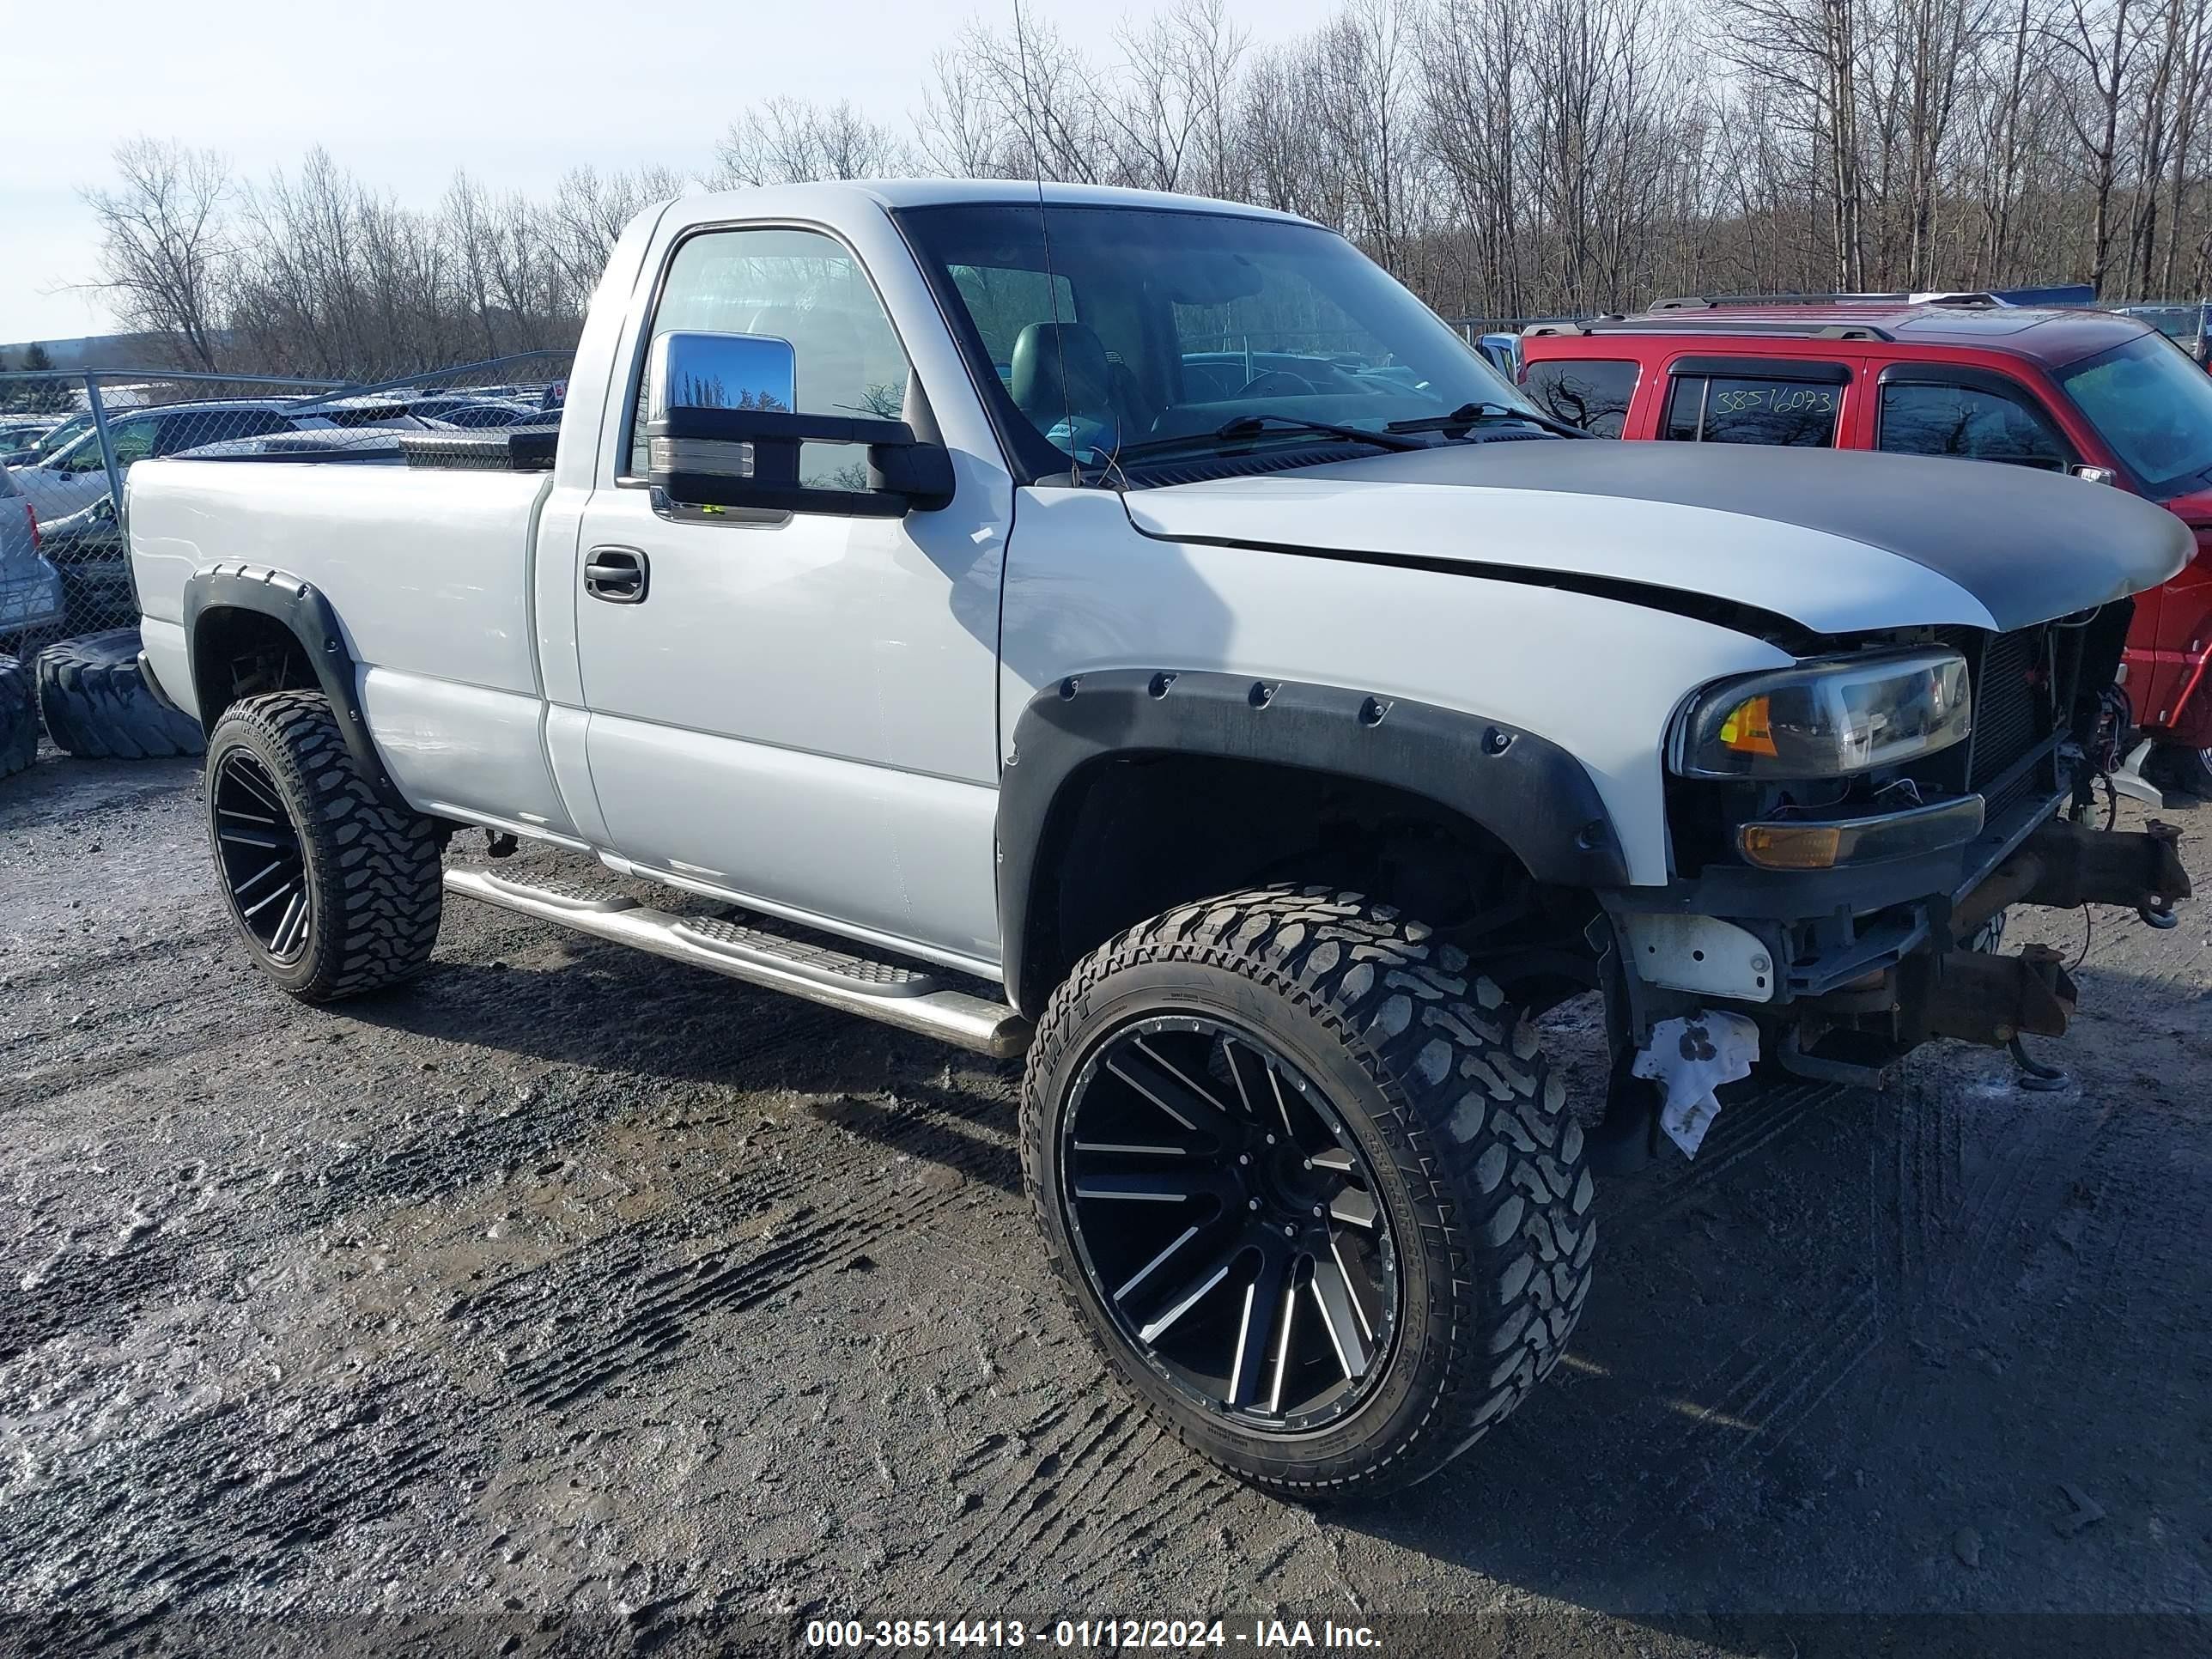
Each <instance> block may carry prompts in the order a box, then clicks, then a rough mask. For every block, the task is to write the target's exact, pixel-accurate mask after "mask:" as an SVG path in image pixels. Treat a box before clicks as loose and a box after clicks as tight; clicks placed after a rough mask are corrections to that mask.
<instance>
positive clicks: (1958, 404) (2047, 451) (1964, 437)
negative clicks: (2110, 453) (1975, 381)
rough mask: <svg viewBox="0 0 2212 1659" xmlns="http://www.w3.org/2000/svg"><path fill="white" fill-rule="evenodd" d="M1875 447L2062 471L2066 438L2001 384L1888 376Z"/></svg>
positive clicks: (2066, 464) (1899, 452)
mask: <svg viewBox="0 0 2212 1659" xmlns="http://www.w3.org/2000/svg"><path fill="white" fill-rule="evenodd" d="M1875 448H1877V449H1882V450H1887V452H1889V453H1891V454H1893V455H1958V456H1962V457H1964V458H1966V459H1970V460H1977V461H2004V462H2008V463H2009V464H2010V465H2014V466H2033V467H2040V468H2042V469H2043V470H2045V471H2050V472H2063V471H2066V469H2067V468H2068V467H2069V466H2070V465H2072V464H2073V460H2072V456H2071V454H2070V453H2069V449H2068V447H2067V444H2066V441H2065V440H2064V439H2063V438H2062V437H2061V436H2059V435H2058V433H2057V429H2056V428H2054V427H2052V425H2051V422H2050V421H2049V420H2048V419H2046V418H2045V416H2044V415H2043V413H2042V411H2041V410H2038V409H2035V408H2034V407H2033V406H2032V405H2031V404H2028V403H2027V401H2026V400H2025V399H2024V398H2020V397H2015V396H2014V395H2013V394H2012V393H2011V392H2007V391H2004V390H2002V388H2000V387H1999V386H1980V385H1976V386H1966V385H1960V384H1958V383H1956V382H1953V381H1946V380H1925V381H1915V380H1890V379H1889V378H1888V377H1887V376H1884V378H1883V384H1882V388H1881V428H1880V432H1879V435H1877V436H1876V438H1875Z"/></svg>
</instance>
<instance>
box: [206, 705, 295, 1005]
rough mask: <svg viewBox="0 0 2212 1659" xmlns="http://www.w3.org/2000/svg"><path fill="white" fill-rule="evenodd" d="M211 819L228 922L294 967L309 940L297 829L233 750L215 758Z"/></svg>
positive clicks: (254, 759) (272, 787)
mask: <svg viewBox="0 0 2212 1659" xmlns="http://www.w3.org/2000/svg"><path fill="white" fill-rule="evenodd" d="M208 818H209V824H210V835H211V836H212V838H213V841H214V843H215V861H216V873H217V875H218V876H219V877H220V878H221V880H222V890H223V896H224V898H225V899H226V900H227V901H228V903H229V905H230V911H231V915H232V916H233V917H234V919H235V920H236V921H237V922H238V925H239V927H240V928H241V929H243V930H244V931H245V933H246V936H247V937H248V938H249V939H252V942H253V945H254V948H255V949H256V950H258V951H260V953H261V954H262V955H263V956H264V957H267V958H268V959H269V960H270V962H272V963H276V964H277V965H279V966H281V967H290V966H292V965H293V964H294V963H297V962H299V961H300V960H301V958H302V957H305V956H306V955H307V942H308V940H309V939H311V938H312V937H313V929H314V920H315V895H314V884H313V883H312V882H311V881H309V880H308V878H307V849H306V846H305V843H304V842H303V841H302V840H301V835H300V827H299V824H298V823H296V822H295V820H294V818H293V817H292V811H291V808H290V806H289V805H288V804H287V803H286V801H285V799H284V794H283V790H282V789H280V788H279V787H277V784H276V778H275V776H274V775H272V774H271V773H270V770H269V768H268V767H267V766H266V765H265V764H264V763H263V762H262V760H261V757H259V756H258V755H256V754H254V753H253V752H252V750H249V749H245V748H234V749H229V750H225V751H224V752H223V753H222V755H221V756H220V757H217V759H216V764H215V767H214V769H213V775H212V776H211V777H210V779H209V781H208Z"/></svg>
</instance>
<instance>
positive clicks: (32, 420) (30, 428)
mask: <svg viewBox="0 0 2212 1659" xmlns="http://www.w3.org/2000/svg"><path fill="white" fill-rule="evenodd" d="M61 423H62V417H61V416H58V415H39V416H14V415H0V466H10V465H15V462H14V459H13V458H14V457H15V456H17V455H21V454H26V453H28V452H29V451H30V450H32V449H33V448H34V447H36V446H37V444H38V442H39V441H40V439H41V438H44V437H45V436H46V434H48V433H49V432H52V430H53V429H54V428H56V427H58V426H59V425H60V424H61Z"/></svg>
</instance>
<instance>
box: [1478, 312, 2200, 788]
mask: <svg viewBox="0 0 2212 1659" xmlns="http://www.w3.org/2000/svg"><path fill="white" fill-rule="evenodd" d="M1521 354H1522V382H1523V384H1524V385H1525V386H1526V387H1527V390H1528V393H1529V395H1530V396H1531V397H1532V398H1534V399H1535V401H1536V403H1537V404H1538V406H1539V407H1541V408H1543V409H1545V410H1549V411H1550V412H1551V413H1552V414H1553V415H1554V416H1557V417H1558V418H1559V419H1560V420H1563V421H1571V422H1573V423H1574V424H1576V425H1577V426H1581V427H1585V428H1588V429H1589V430H1590V431H1593V432H1595V433H1598V434H1600V435H1603V436H1606V437H1614V438H1662V439H1672V440H1674V441H1678V442H1685V443H1709V444H1711V443H1723V444H1790V445H1800V446H1808V447H1819V448H1844V449H1882V450H1889V451H1892V452H1893V453H1903V454H1910V455H1956V456H1961V457H1966V458H1968V459H1977V460H1985V461H2002V462H2006V463H2008V464H2009V465H2014V466H2033V467H2041V468H2044V469H2045V470H2046V471H2053V472H2065V471H2071V472H2075V473H2076V474H2079V475H2080V476H2081V477H2084V478H2089V479H2093V480H2096V481H2098V482H2100V483H2108V484H2118V485H2119V486H2120V487H2122V488H2124V489H2132V490H2134V491H2135V492H2136V494H2138V495H2145V496H2148V497H2149V498H2150V499H2151V500H2152V501H2158V502H2160V503H2162V504H2164V505H2165V506H2166V507H2168V508H2170V509H2171V510H2172V512H2173V513H2176V514H2178V515H2179V517H2180V519H2181V520H2182V521H2183V522H2184V523H2185V524H2186V525H2188V526H2190V528H2191V530H2193V531H2194V532H2196V536H2197V547H2198V549H2199V550H2200V552H2201V551H2202V550H2204V549H2206V548H2212V375H2207V374H2205V372H2204V371H2203V369H2201V368H2198V367H2197V365H2196V364H2195V363H2194V362H2191V359H2190V357H2189V356H2188V355H2187V354H2186V353H2185V352H2183V351H2182V350H2180V349H2179V348H2178V347H2176V346H2175V345H2174V344H2173V343H2172V341H2171V340H2168V339H2166V337H2164V336H2163V335H2161V334H2160V333H2159V332H2158V331H2156V330H2155V329H2154V328H2151V327H2150V326H2148V325H2147V324H2145V323H2142V322H2141V321H2138V320H2137V319H2134V318H2131V317H2123V316H2118V315H2115V314H2113V313H2110V312H2101V311H2070V310H2031V309H2025V308H2018V307H2010V306H2004V305H2000V304H1998V303H1997V302H1996V301H1992V300H1990V299H1988V298H1987V297H1986V296H1965V297H1962V298H1954V299H1951V300H1948V301H1942V302H1941V303H1933V304H1928V303H1915V302H1913V301H1909V300H1906V299H1903V298H1899V299H1866V298H1850V299H1835V298H1823V299H1811V300H1796V299H1791V300H1771V299H1767V300H1742V301H1735V300H1710V299H1692V300H1667V301H1661V302H1660V303H1658V304H1657V305H1655V306H1653V307H1651V309H1650V311H1648V312H1645V313H1643V314H1641V315H1638V316H1634V317H1605V318H1600V319H1595V320H1594V321H1591V322H1587V323H1540V324H1537V325H1534V327H1532V328H1530V329H1529V330H1528V332H1527V333H1526V334H1525V335H1524V336H1523V337H1522V342H1521ZM2208 658H2212V561H2208V560H2206V559H2203V558H2198V559H2196V560H2194V561H2192V562H2191V563H2190V564H2188V565H2187V566H2185V567H2184V568H2183V569H2182V571H2181V573H2180V574H2179V575H2177V576H2175V577H2174V578H2173V580H2171V581H2169V582H2167V583H2166V585H2165V586H2163V587H2160V588H2157V589H2154V591H2152V592H2148V593H2143V594H2140V595H2138V596H2137V598H2136V616H2135V621H2134V623H2133V625H2132V627H2131V628H2130V631H2129V635H2128V651H2127V663H2128V669H2127V685H2126V689H2127V692H2128V696H2129V698H2130V702H2132V704H2133V706H2134V711H2135V717H2136V721H2137V723H2138V724H2139V725H2140V726H2142V728H2143V735H2144V736H2145V737H2147V738H2151V739H2152V740H2154V742H2155V743H2156V744H2158V745H2159V747H2160V750H2162V751H2163V754H2164V755H2165V757H2167V758H2168V759H2169V760H2170V761H2171V762H2172V763H2173V765H2174V768H2175V769H2176V770H2177V771H2178V772H2179V781H2182V782H2184V783H2185V784H2186V785H2187V786H2188V787H2191V789H2193V790H2194V791H2195V792H2196V793H2199V794H2203V795H2212V685H2207V684H2205V681H2206V673H2205V663H2206V660H2207V659H2208Z"/></svg>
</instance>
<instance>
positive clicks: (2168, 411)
mask: <svg viewBox="0 0 2212 1659" xmlns="http://www.w3.org/2000/svg"><path fill="white" fill-rule="evenodd" d="M2058 380H2059V383H2060V384H2061V385H2062V386H2064V387H2065V388H2066V391H2067V392H2068V394H2069V396H2070V397H2072V398H2073V399H2074V401H2075V404H2078V405H2079V406H2080V408H2081V413H2082V414H2083V415H2085V416H2087V417H2088V420H2089V423H2090V424H2091V425H2092V426H2093V427H2095V428H2097V430H2098V432H2099V433H2100V434H2101V435H2103V437H2104V440H2105V441H2106V443H2108V444H2110V445H2111V446H2112V451H2113V453H2115V454H2117V455H2118V457H2119V458H2120V460H2121V462H2122V463H2123V464H2124V465H2125V466H2126V467H2127V469H2128V471H2130V472H2132V473H2134V474H2135V476H2136V481H2137V482H2138V483H2140V484H2141V485H2142V489H2143V493H2144V494H2145V495H2152V496H2159V497H2163V496H2166V495H2178V494H2179V493H2180V492H2182V491H2183V490H2185V489H2188V488H2189V487H2190V486H2191V484H2192V483H2194V481H2195V480H2196V479H2197V478H2198V477H2202V476H2203V474H2204V473H2206V472H2208V471H2212V374H2206V373H2205V372H2204V371H2203V369H2201V368H2198V367H2197V365H2196V364H2195V363H2194V362H2191V360H2190V358H2189V356H2188V354H2187V353H2186V352H2185V351H2183V350H2182V349H2180V348H2179V346H2177V345H2175V344H2174V343H2172V341H2171V340H2168V339H2166V337H2163V336H2162V335H2156V334H2146V335H2144V336H2143V337H2142V338H2140V339H2135V340H2130V341H2129V342H2128V343H2126V344H2124V345H2118V346H2114V347H2113V348H2112V349H2111V350H2110V351H2105V352H2100V353H2099V354H2098V355H2097V356H2094V357H2089V358H2086V359H2084V360H2083V361H2082V362H2079V363H2076V364H2075V366H2074V367H2073V368H2069V369H2063V370H2061V371H2060V373H2059V375H2058Z"/></svg>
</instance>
